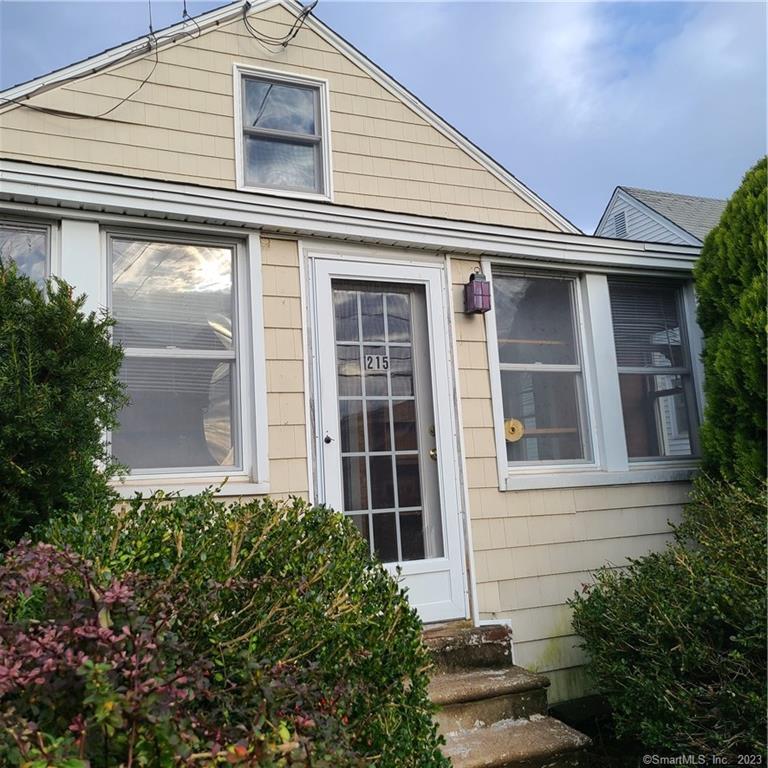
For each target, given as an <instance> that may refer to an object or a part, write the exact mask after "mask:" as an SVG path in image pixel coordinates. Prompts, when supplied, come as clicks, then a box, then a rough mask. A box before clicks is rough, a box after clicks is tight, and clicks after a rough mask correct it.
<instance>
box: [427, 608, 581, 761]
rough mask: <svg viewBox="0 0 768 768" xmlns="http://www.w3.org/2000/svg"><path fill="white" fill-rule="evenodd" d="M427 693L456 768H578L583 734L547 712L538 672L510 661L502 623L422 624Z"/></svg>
mask: <svg viewBox="0 0 768 768" xmlns="http://www.w3.org/2000/svg"><path fill="white" fill-rule="evenodd" d="M424 640H425V642H426V644H427V646H428V647H429V648H430V649H431V650H432V653H433V656H434V659H435V665H436V670H437V671H436V673H435V675H434V677H433V678H432V682H431V683H430V688H429V692H430V698H431V699H432V701H433V702H434V703H435V704H437V705H438V706H439V707H440V711H439V712H438V714H437V715H436V717H435V719H436V721H437V724H438V727H439V730H440V733H442V734H443V736H444V737H445V741H446V743H445V746H444V747H443V752H444V753H445V755H446V756H448V757H449V758H450V759H451V762H452V763H453V765H454V768H576V767H577V766H580V765H583V763H582V762H580V761H581V757H582V752H583V750H584V747H586V746H587V745H588V744H589V739H588V738H587V737H586V736H584V735H583V734H581V733H579V732H578V731H575V730H574V729H573V728H569V727H568V726H567V725H565V724H563V723H561V722H560V721H559V720H556V719H555V718H553V717H548V716H547V687H548V686H549V680H548V679H547V678H546V677H545V676H544V675H538V674H535V673H533V672H528V671H527V670H525V669H523V668H522V667H516V666H514V665H513V664H512V660H511V646H510V641H509V631H508V629H507V628H506V627H502V626H493V627H479V628H478V627H471V626H468V625H467V624H465V623H462V624H453V625H436V626H432V627H427V628H426V630H425V632H424Z"/></svg>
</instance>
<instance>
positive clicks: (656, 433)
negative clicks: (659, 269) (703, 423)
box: [609, 280, 696, 461]
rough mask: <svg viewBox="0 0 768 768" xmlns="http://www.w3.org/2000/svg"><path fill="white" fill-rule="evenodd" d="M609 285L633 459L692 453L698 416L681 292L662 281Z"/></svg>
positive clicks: (616, 282) (624, 281)
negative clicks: (682, 321) (683, 320)
mask: <svg viewBox="0 0 768 768" xmlns="http://www.w3.org/2000/svg"><path fill="white" fill-rule="evenodd" d="M609 287H610V296H611V317H612V320H613V337H614V341H615V344H616V361H617V364H618V372H619V387H620V390H621V407H622V412H623V417H624V432H625V435H626V439H627V453H628V455H629V458H630V460H635V461H638V460H643V459H655V458H662V457H674V456H690V455H691V454H692V453H693V452H694V451H693V443H692V431H693V430H692V427H691V425H692V424H695V421H696V418H695V410H694V397H693V384H692V380H691V367H690V360H689V355H688V350H687V348H686V338H685V332H684V328H683V324H682V323H681V320H680V317H681V311H680V308H681V302H680V295H679V293H680V291H679V289H678V288H677V286H675V285H674V284H671V285H670V284H669V283H668V282H667V283H664V282H660V281H653V282H647V281H639V280H632V281H628V280H610V281H609Z"/></svg>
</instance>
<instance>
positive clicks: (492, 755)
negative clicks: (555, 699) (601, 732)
mask: <svg viewBox="0 0 768 768" xmlns="http://www.w3.org/2000/svg"><path fill="white" fill-rule="evenodd" d="M445 741H446V743H445V745H444V746H443V753H444V754H445V755H446V756H447V757H449V758H450V759H451V762H452V764H453V768H583V766H585V765H586V763H585V762H584V759H585V758H584V756H583V750H584V748H585V747H586V746H587V745H588V744H589V739H588V738H587V737H586V736H584V734H582V733H579V732H578V731H575V730H573V728H569V727H568V726H567V725H565V724H563V723H561V722H560V721H559V720H555V719H554V718H551V717H546V716H544V715H533V716H531V717H530V718H520V719H509V720H500V721H498V722H497V723H494V724H493V725H491V726H488V727H481V728H471V729H468V730H460V731H454V732H453V733H448V734H446V736H445Z"/></svg>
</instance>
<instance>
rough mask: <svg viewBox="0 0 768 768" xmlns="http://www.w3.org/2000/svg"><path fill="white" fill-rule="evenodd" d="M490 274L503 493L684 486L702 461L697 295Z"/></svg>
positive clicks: (651, 283)
mask: <svg viewBox="0 0 768 768" xmlns="http://www.w3.org/2000/svg"><path fill="white" fill-rule="evenodd" d="M488 271H489V272H490V273H491V279H492V286H493V307H492V311H491V312H489V313H488V314H487V315H486V328H487V330H488V337H489V359H490V361H491V369H492V371H491V376H492V383H491V388H492V397H493V413H494V431H495V435H496V448H497V464H498V471H499V487H500V488H501V489H503V490H514V489H529V488H556V487H561V488H568V487H575V486H580V485H581V486H585V485H595V484H598V485H599V484H607V483H626V482H651V481H654V480H676V479H686V478H687V477H688V476H689V474H690V472H691V470H692V469H693V468H694V467H695V464H693V463H692V459H693V458H694V457H695V456H696V455H697V453H698V436H697V430H696V428H697V425H698V408H697V402H696V390H697V387H696V382H695V381H694V378H695V376H698V371H695V370H694V367H693V360H694V359H695V358H694V354H693V353H692V352H691V351H690V343H691V338H694V339H696V337H695V336H693V337H692V336H691V329H689V328H687V327H686V323H685V320H686V318H690V317H692V316H693V314H694V311H693V305H692V302H693V291H692V290H691V289H690V286H686V285H685V284H684V283H683V282H682V281H681V280H680V279H679V278H676V277H674V276H670V277H669V278H666V279H663V278H649V277H628V276H625V275H621V276H618V275H617V276H613V275H609V274H600V273H599V272H597V271H595V270H590V271H588V272H585V273H583V274H579V275H574V274H572V273H569V272H567V271H565V270H564V269H559V268H553V269H551V270H546V271H545V270H543V269H538V268H535V269H534V268H531V269H530V270H528V269H526V268H523V267H519V268H517V267H511V266H507V265H505V264H503V263H500V262H497V263H495V264H492V265H489V269H488ZM693 332H694V333H695V328H694V329H693Z"/></svg>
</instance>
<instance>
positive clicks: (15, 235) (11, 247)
mask: <svg viewBox="0 0 768 768" xmlns="http://www.w3.org/2000/svg"><path fill="white" fill-rule="evenodd" d="M49 239H50V238H49V229H48V227H46V226H45V225H41V226H35V225H29V224H16V223H12V222H5V221H0V261H1V262H3V263H9V262H11V261H13V262H16V264H17V265H18V268H19V271H20V272H21V273H22V274H25V275H27V276H28V277H31V278H32V279H33V280H34V281H35V282H36V283H37V284H38V285H41V286H42V285H43V283H44V281H45V278H46V277H47V276H48V251H49Z"/></svg>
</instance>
